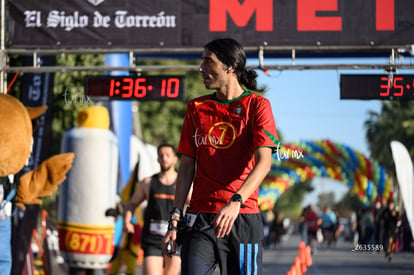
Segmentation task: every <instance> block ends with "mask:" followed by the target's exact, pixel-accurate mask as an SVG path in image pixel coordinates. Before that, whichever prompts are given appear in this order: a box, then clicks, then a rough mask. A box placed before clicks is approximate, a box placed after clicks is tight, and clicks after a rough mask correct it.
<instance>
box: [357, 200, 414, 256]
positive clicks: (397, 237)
mask: <svg viewBox="0 0 414 275" xmlns="http://www.w3.org/2000/svg"><path fill="white" fill-rule="evenodd" d="M356 231H357V233H358V243H359V244H365V245H381V247H382V248H383V251H384V253H385V256H386V257H388V258H389V260H391V257H392V253H393V252H394V251H397V250H400V251H407V252H410V251H411V242H412V234H411V230H410V226H409V224H408V220H407V218H406V216H405V213H400V212H399V211H397V207H396V204H395V202H394V201H393V200H388V201H387V202H386V203H381V202H377V203H376V204H375V206H374V207H373V208H371V207H365V208H361V209H359V210H358V213H357V225H356Z"/></svg>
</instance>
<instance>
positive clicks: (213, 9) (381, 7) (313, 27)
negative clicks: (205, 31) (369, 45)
mask: <svg viewBox="0 0 414 275" xmlns="http://www.w3.org/2000/svg"><path fill="white" fill-rule="evenodd" d="M209 1H210V16H209V20H210V23H209V29H210V31H212V32H225V31H227V14H228V15H229V16H230V17H231V19H232V20H233V22H234V24H235V25H236V26H238V27H245V26H246V25H247V23H248V22H249V20H250V19H251V18H252V16H253V14H254V13H256V31H273V22H274V18H273V11H274V8H273V2H274V0H245V1H244V2H243V3H242V4H241V3H240V1H239V0H209ZM291 1H293V0H291ZM375 4H376V7H375V27H376V30H377V31H393V30H395V0H375ZM317 11H333V12H335V11H336V12H338V0H297V30H298V31H342V18H341V16H316V12H317Z"/></svg>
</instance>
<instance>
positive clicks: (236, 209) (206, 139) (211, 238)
mask: <svg viewBox="0 0 414 275" xmlns="http://www.w3.org/2000/svg"><path fill="white" fill-rule="evenodd" d="M200 72H201V74H202V77H203V81H204V84H205V86H206V88H207V89H213V90H215V92H214V93H213V94H210V95H206V96H201V97H199V98H196V99H193V100H192V101H190V102H189V104H188V106H187V111H186V116H185V120H184V124H183V128H182V132H181V139H180V143H179V147H178V152H179V153H180V154H181V155H182V156H181V161H180V166H179V171H178V177H177V185H176V194H175V200H174V208H173V210H172V211H171V217H170V223H169V227H168V228H169V230H168V232H167V234H166V236H165V238H164V241H163V242H164V251H166V248H167V245H168V244H170V243H171V242H174V241H175V240H176V238H177V232H176V231H177V224H178V220H179V219H180V218H182V209H183V206H184V202H185V199H186V196H187V192H188V191H189V190H190V186H191V184H192V183H193V192H192V197H191V202H190V207H189V210H188V211H187V213H186V217H187V226H188V228H187V230H185V233H183V236H182V238H183V244H182V250H181V258H182V265H181V274H183V275H193V274H197V275H199V274H213V272H214V270H215V268H216V266H217V264H218V265H219V267H220V270H221V274H260V272H261V265H262V241H263V228H262V218H261V215H260V211H259V207H258V189H259V185H260V184H261V182H262V181H263V179H264V177H265V176H266V175H267V173H268V172H269V170H270V167H271V158H272V152H273V151H274V150H275V149H276V147H277V146H278V144H279V141H278V140H277V133H276V126H275V122H274V118H273V114H272V109H271V106H270V103H269V101H268V100H267V99H266V98H264V97H262V96H259V95H256V94H253V93H251V92H250V91H248V90H256V91H262V90H260V89H258V88H257V83H256V77H257V73H256V72H255V71H253V70H247V69H246V54H245V52H244V50H243V48H242V46H241V45H240V44H239V43H238V42H237V41H235V40H234V39H231V38H225V39H217V40H213V41H211V42H210V43H208V44H207V45H206V46H205V48H204V53H203V56H202V63H201V65H200ZM245 88H246V89H248V90H245ZM193 181H194V182H193ZM188 219H189V221H188Z"/></svg>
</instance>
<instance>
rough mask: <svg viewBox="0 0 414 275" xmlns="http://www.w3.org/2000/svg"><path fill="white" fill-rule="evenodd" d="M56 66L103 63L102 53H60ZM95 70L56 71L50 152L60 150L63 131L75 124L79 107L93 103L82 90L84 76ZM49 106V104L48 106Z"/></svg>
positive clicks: (94, 73) (54, 152)
mask: <svg viewBox="0 0 414 275" xmlns="http://www.w3.org/2000/svg"><path fill="white" fill-rule="evenodd" d="M56 63H57V66H99V65H103V64H104V56H103V55H73V54H70V55H60V56H58V57H57V60H56ZM96 74H99V73H97V72H88V71H78V72H57V73H56V74H55V83H54V84H55V85H54V89H53V95H54V98H53V107H52V108H53V110H52V112H53V119H52V154H57V153H59V152H60V144H61V140H62V137H63V135H64V133H65V132H66V131H67V130H68V129H70V128H72V127H75V126H77V114H78V111H79V109H81V108H85V107H88V106H92V105H95V104H96V103H94V102H92V101H90V100H88V98H87V97H86V96H85V92H84V78H85V76H87V75H96ZM49 108H50V106H49Z"/></svg>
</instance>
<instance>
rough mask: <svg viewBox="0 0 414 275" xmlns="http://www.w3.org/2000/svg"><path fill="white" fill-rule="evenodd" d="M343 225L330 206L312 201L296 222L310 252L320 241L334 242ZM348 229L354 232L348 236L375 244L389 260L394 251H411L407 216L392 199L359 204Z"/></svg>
mask: <svg viewBox="0 0 414 275" xmlns="http://www.w3.org/2000/svg"><path fill="white" fill-rule="evenodd" d="M343 226H344V225H343V224H341V222H340V221H339V217H338V215H337V213H335V211H333V210H332V209H331V208H330V207H329V206H326V207H324V209H323V211H321V212H320V211H318V209H317V208H316V206H314V205H308V206H306V207H305V208H304V209H303V212H302V215H301V217H300V222H299V230H300V232H301V237H302V240H304V241H305V242H306V243H307V244H308V245H310V246H311V247H312V249H313V252H315V251H316V250H317V244H319V243H322V244H326V246H331V245H334V244H335V242H336V240H337V238H338V236H339V235H340V234H341V233H342V231H343V230H344V227H343ZM351 230H352V236H354V237H353V238H352V239H351V240H352V241H354V243H355V244H358V245H375V246H377V247H379V248H380V250H382V251H383V252H384V255H385V256H386V257H388V259H389V260H391V257H392V253H393V252H394V251H397V250H400V251H407V252H411V243H412V241H413V239H412V233H411V230H410V226H409V224H408V220H407V217H406V216H405V213H403V214H401V213H400V212H399V211H397V207H396V205H395V202H394V201H393V200H388V201H387V202H385V203H381V202H378V203H376V204H375V205H374V207H370V206H365V207H362V208H359V209H358V210H357V213H356V219H355V221H354V222H351ZM348 240H349V239H348Z"/></svg>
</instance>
